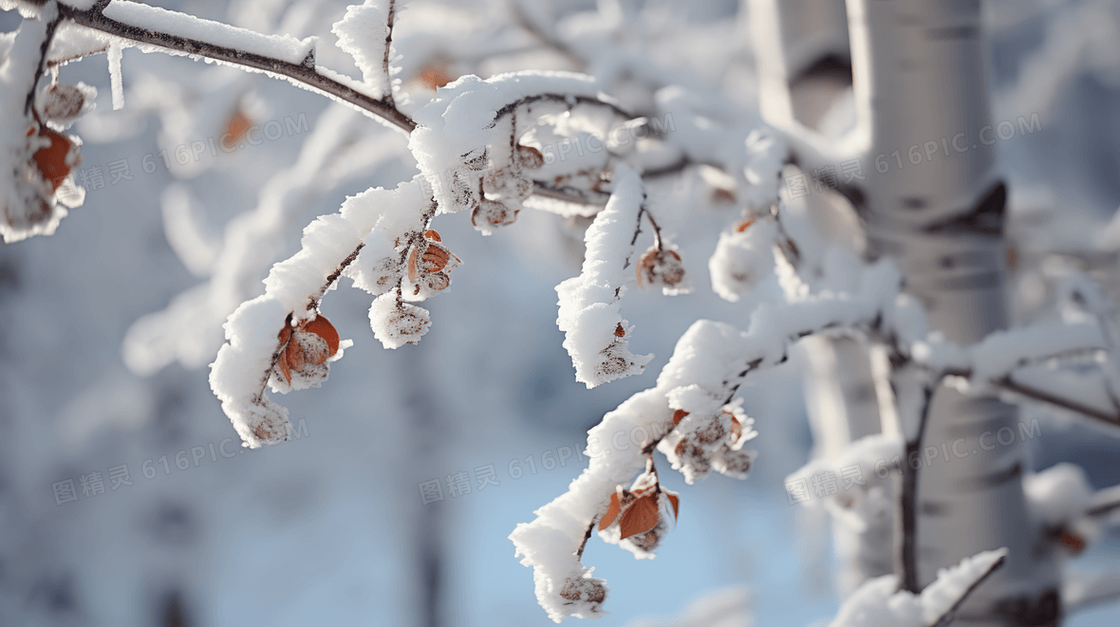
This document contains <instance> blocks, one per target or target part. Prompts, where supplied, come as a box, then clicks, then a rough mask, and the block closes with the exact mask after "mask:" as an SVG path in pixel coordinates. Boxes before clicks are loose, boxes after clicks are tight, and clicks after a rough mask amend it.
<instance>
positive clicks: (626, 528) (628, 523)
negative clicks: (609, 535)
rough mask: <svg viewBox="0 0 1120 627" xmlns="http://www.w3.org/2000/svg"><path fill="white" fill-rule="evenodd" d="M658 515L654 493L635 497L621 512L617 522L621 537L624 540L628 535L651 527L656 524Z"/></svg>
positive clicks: (642, 531)
mask: <svg viewBox="0 0 1120 627" xmlns="http://www.w3.org/2000/svg"><path fill="white" fill-rule="evenodd" d="M660 517H661V516H660V513H659V512H658V509H657V495H656V494H650V495H648V496H643V497H641V498H639V499H637V500H636V501H634V502H633V503H632V504H631V505H630V507H629V508H628V509H627V510H626V511H625V512H623V513H622V518H621V519H620V520H619V522H618V526H619V529H621V531H622V539H623V540H625V539H626V538H629V537H630V536H633V535H637V534H639V533H645V532H647V531H649V530H650V529H653V528H654V527H655V526H657V521H658V519H660Z"/></svg>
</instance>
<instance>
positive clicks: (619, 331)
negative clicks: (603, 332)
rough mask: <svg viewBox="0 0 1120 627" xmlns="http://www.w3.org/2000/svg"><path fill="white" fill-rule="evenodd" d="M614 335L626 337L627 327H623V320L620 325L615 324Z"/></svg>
mask: <svg viewBox="0 0 1120 627" xmlns="http://www.w3.org/2000/svg"><path fill="white" fill-rule="evenodd" d="M614 336H615V337H626V329H623V328H622V323H621V322H619V323H618V325H617V326H615V328H614Z"/></svg>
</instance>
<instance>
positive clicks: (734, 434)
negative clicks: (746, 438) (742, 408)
mask: <svg viewBox="0 0 1120 627" xmlns="http://www.w3.org/2000/svg"><path fill="white" fill-rule="evenodd" d="M742 435H743V425H741V424H739V421H738V420H736V419H735V417H734V416H732V417H731V443H732V444H734V443H736V442H738V441H739V438H740V437H741V436H742Z"/></svg>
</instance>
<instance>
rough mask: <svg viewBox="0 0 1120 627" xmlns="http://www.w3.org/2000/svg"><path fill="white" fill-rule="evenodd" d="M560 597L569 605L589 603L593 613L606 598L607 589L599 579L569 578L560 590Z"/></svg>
mask: <svg viewBox="0 0 1120 627" xmlns="http://www.w3.org/2000/svg"><path fill="white" fill-rule="evenodd" d="M560 596H561V597H562V598H564V599H566V600H567V601H569V602H571V603H590V604H591V605H592V608H591V610H592V611H593V612H597V611H598V609H599V608H598V606H599V605H600V604H601V603H602V602H603V601H605V600H606V598H607V588H606V586H604V585H603V583H602V580H601V579H592V578H590V577H569V578H568V579H567V580H566V581H565V582H564V587H563V588H561V589H560Z"/></svg>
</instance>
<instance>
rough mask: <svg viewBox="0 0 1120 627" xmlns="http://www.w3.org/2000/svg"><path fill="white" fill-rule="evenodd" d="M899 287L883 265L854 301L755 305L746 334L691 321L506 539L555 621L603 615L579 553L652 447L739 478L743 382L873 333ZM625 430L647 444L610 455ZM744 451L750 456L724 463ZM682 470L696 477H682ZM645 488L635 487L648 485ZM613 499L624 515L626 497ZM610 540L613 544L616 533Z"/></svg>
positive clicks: (599, 588)
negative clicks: (795, 347) (835, 341)
mask: <svg viewBox="0 0 1120 627" xmlns="http://www.w3.org/2000/svg"><path fill="white" fill-rule="evenodd" d="M899 281H900V277H899V275H898V272H897V270H895V269H894V267H893V266H892V265H891V264H889V263H888V262H880V263H877V264H875V265H872V266H870V267H868V268H867V269H866V270H865V271H864V272H863V275H862V276H861V278H860V281H859V286H858V289H857V290H856V292H855V293H854V294H841V295H831V296H821V297H810V298H807V299H806V300H803V301H799V302H796V303H789V304H782V305H763V306H761V307H759V308H758V309H757V310H756V311H755V313H754V315H752V317H751V325H750V330H749V331H748V332H745V333H744V332H741V331H739V330H737V329H735V328H734V327H732V326H730V325H727V324H723V323H719V322H712V321H708V320H701V321H698V322H696V323H694V324H693V325H692V327H690V328H689V330H688V331H687V332H686V333H685V334H684V335H683V336H682V337H681V339H680V340H679V341H678V342H677V346H676V348H675V350H674V352H673V356H672V358H670V360H669V363H668V364H667V365H666V366H665V368H664V369H663V370H662V371H661V374H660V375H659V376H658V378H657V385H656V387H654V388H651V389H649V390H645V391H643V392H639V393H637V394H635V395H634V396H632V397H630V398H629V399H628V400H627V401H625V402H624V403H622V404H621V405H619V407H618V408H617V409H615V410H613V411H611V412H609V413H607V414H606V415H605V416H604V417H603V420H602V422H601V423H600V424H599V425H597V426H595V427H594V428H592V429H591V430H590V431H589V432H588V440H587V441H588V447H587V451H586V454H587V456H588V457H589V458H590V463H589V465H588V468H587V469H585V470H584V471H583V473H582V474H581V475H580V476H579V477H578V478H577V479H576V480H575V481H573V482H572V484H571V485H570V486H569V488H568V491H567V492H566V493H564V494H562V495H561V496H559V497H557V498H556V499H555V500H553V501H552V502H551V503H549V504H547V505H545V506H544V507H541V508H540V509H538V510H537V511H536V512H535V513H536V519H535V520H533V521H532V522H529V523H522V524H519V525H518V526H517V528H516V529H515V530H514V532H513V533H512V534H510V540H512V541H513V543H514V546H515V547H516V549H517V555H518V556H520V557H522V559H521V563H522V564H523V565H525V566H531V567H533V569H534V571H533V578H534V581H535V584H536V594H537V600H538V601H539V602H540V604H541V606H542V607H543V608H544V609H545V610H546V611H547V612H548V615H549V617H550V618H551V619H552V620H554V621H556V622H560V621H561V620H563V619H564V618H566V617H568V616H577V617H581V618H593V617H597V616H599V615H601V614H602V603H603V600H604V599H605V598H606V590H607V589H606V586H605V581H603V580H601V579H595V578H593V577H591V572H592V571H591V569H590V568H588V567H586V566H584V565H583V564H582V563H581V562H580V557H581V555H582V549H583V546H584V544H585V543H586V541H587V539H588V538H589V537H590V535H591V532H592V531H593V529H594V524H595V522H596V521H597V520H600V521H601V519H602V518H607V519H608V521H607V523H608V524H607V525H606V526H604V529H601V531H609V526H610V525H613V524H614V520H613V519H612V514H613V515H614V516H618V515H619V512H616V511H614V509H612V504H613V503H612V501H615V499H616V498H618V497H615V496H614V495H616V494H618V488H619V486H621V485H623V484H626V483H629V482H630V481H631V479H632V478H633V477H635V476H636V475H638V474H639V473H643V470H645V474H648V473H649V470H648V467H647V464H651V460H652V452H653V449H654V447H657V448H658V450H661V451H662V452H664V453H666V455H667V456H668V457H669V459H670V460H671V461H673V462H674V466H680V468H681V469H682V472H685V473H686V477H689V472H692V473H693V475H692V476H693V477H699V476H702V475H703V472H702V470H703V468H702V466H703V465H704V464H707V465H708V466H709V467H711V468H714V469H716V470H717V471H720V472H724V473H725V474H729V475H731V476H738V477H741V476H743V475H744V474H745V471H746V469H747V468H748V467H749V463H750V455H749V454H747V453H742V452H741V448H740V447H741V445H742V442H743V441H745V440H747V439H750V437H751V436H752V433H753V432H752V431H751V429H750V427H751V424H750V422H749V419H747V418H746V416H745V415H743V414H742V413H741V410H738V408H737V406H736V405H735V404H734V403H729V400H730V397H732V396H733V395H734V393H735V391H736V390H737V389H738V386H739V384H740V382H741V381H742V379H743V377H745V376H746V375H747V374H748V373H749V372H751V371H753V370H756V369H761V368H766V367H772V366H774V365H777V364H779V363H782V362H783V361H784V360H785V358H786V354H787V351H788V349H789V346H790V345H791V344H792V343H794V342H796V341H797V340H798V339H800V338H802V337H804V336H806V335H811V334H814V333H822V332H829V330H830V329H840V330H844V329H859V328H864V329H867V328H870V327H872V326H874V325H875V324H876V323H877V321H878V322H879V323H881V321H882V320H884V319H886V318H888V317H889V316H887V315H884V311H886V310H888V309H890V308H891V307H893V306H894V303H895V302H896V299H895V297H896V295H897V293H898V288H899ZM736 424H737V425H738V429H736V428H735V427H734V425H736ZM619 433H622V434H626V437H631V436H630V434H631V433H645V434H646V435H647V439H646V441H645V442H644V443H643V445H642V446H637V447H634V446H631V447H628V448H626V449H619V450H611V451H610V454H606V451H604V450H603V449H604V448H605V447H608V446H611V443H612V442H613V441H614V440H613V438H614V436H615V435H616V434H619ZM682 441H685V442H686V444H685V445H684V446H681V442H682ZM740 453H741V454H742V456H743V457H745V459H728V458H726V457H727V456H728V455H731V457H732V458H734V457H735V456H737V455H739V454H740ZM732 454H733V455H732ZM721 455H722V456H724V458H723V461H724V462H725V463H724V465H722V466H721V465H720V460H721V457H720V456H721ZM731 461H734V462H736V463H730V462H731ZM743 462H745V463H743ZM686 467H688V468H690V469H691V470H690V471H687V472H686V471H685V470H684V469H685V468H686ZM639 483H641V482H635V486H636V487H642V486H638V484H639ZM617 502H618V505H619V509H621V506H622V503H621V498H619V499H618V501H617ZM662 515H663V514H662ZM655 522H656V521H655ZM601 535H602V534H601ZM606 539H607V540H608V541H611V540H613V536H608V537H607V538H606ZM629 541H630V539H629V538H627V539H626V540H622V539H621V538H620V544H621V545H622V546H623V548H627V549H630V550H631V551H632V552H634V553H635V556H636V557H649V556H652V552H651V551H649V550H646V549H645V548H644V547H643V546H640V545H636V546H635V547H634V548H637V549H641V551H637V550H634V549H633V548H631V547H629V546H626V545H625V542H629ZM632 544H633V543H632Z"/></svg>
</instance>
